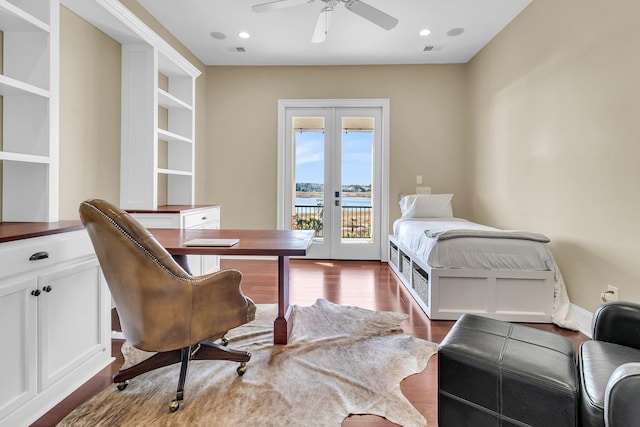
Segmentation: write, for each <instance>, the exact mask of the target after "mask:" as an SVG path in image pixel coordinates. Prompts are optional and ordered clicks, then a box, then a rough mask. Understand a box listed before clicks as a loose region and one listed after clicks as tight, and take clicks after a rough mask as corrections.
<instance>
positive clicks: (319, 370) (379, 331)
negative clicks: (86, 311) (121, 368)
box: [58, 299, 436, 427]
mask: <svg viewBox="0 0 640 427" xmlns="http://www.w3.org/2000/svg"><path fill="white" fill-rule="evenodd" d="M294 313H295V318H294V326H293V330H292V332H291V337H290V341H289V344H288V345H286V346H282V345H275V346H274V345H273V344H272V343H273V331H272V329H273V320H274V319H275V317H276V306H275V305H271V304H269V305H259V306H258V311H257V314H256V320H255V321H253V322H251V323H248V324H246V325H243V326H241V327H239V328H236V329H234V330H232V331H230V332H229V334H228V335H227V337H228V338H229V341H230V344H229V346H230V347H231V348H237V349H247V350H249V351H250V352H251V354H252V357H251V360H250V361H249V362H248V364H247V372H246V373H245V375H244V376H238V375H237V374H236V368H237V364H236V363H234V362H226V361H199V360H197V361H192V362H191V363H190V365H189V372H188V375H187V382H186V386H185V397H184V401H183V402H182V404H181V405H180V409H179V410H178V411H177V412H175V413H170V412H169V402H170V400H171V399H173V398H174V397H175V391H176V387H177V382H178V372H179V364H176V365H172V366H167V367H164V368H161V369H157V370H155V371H152V372H148V373H146V374H143V375H140V376H138V377H136V378H134V379H132V380H131V381H130V384H129V386H128V387H127V388H126V389H125V390H124V391H117V390H116V387H115V386H113V387H109V388H108V389H106V390H104V391H102V392H101V393H100V394H98V395H97V396H95V397H94V398H92V399H91V400H89V401H88V402H86V403H85V404H83V405H81V406H80V407H78V408H77V409H76V410H75V411H73V412H72V413H71V414H69V415H68V416H67V417H66V418H65V419H64V420H62V421H61V423H60V424H58V425H59V426H74V427H77V426H92V427H93V426H340V424H341V423H342V421H343V420H344V418H346V417H347V416H348V415H349V414H375V415H380V416H382V417H385V418H387V419H388V420H389V421H392V422H394V423H396V424H399V425H402V426H424V425H425V424H426V420H425V419H424V417H423V416H422V415H421V414H420V413H419V412H418V411H417V410H416V409H415V408H414V407H413V406H412V405H411V403H410V402H409V401H408V400H407V399H406V398H405V397H404V395H403V394H402V392H401V390H400V381H402V379H404V378H406V377H407V376H409V375H412V374H415V373H418V372H421V371H422V370H424V368H425V367H426V366H427V362H428V360H429V358H430V357H431V356H432V355H433V354H434V353H435V352H436V345H435V344H433V343H430V342H427V341H424V340H421V339H417V338H414V337H411V336H409V335H406V334H404V333H403V332H402V329H401V328H400V326H399V325H400V323H401V322H402V321H403V320H404V319H406V318H407V315H406V314H402V313H392V312H376V311H370V310H365V309H362V308H358V307H346V306H341V305H336V304H333V303H331V302H328V301H326V300H323V299H319V300H318V301H316V303H315V304H314V305H312V306H310V307H300V306H294ZM123 354H124V356H125V360H126V362H125V364H127V365H129V364H133V363H136V362H137V361H138V360H141V358H144V357H148V355H149V353H146V354H144V353H143V352H140V351H139V350H137V349H135V348H133V347H131V346H130V345H128V344H126V343H125V344H124V345H123Z"/></svg>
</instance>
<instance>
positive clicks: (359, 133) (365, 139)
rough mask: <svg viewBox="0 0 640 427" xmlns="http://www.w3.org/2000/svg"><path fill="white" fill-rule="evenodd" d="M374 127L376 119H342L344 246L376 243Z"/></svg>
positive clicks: (342, 236)
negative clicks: (374, 223) (374, 227)
mask: <svg viewBox="0 0 640 427" xmlns="http://www.w3.org/2000/svg"><path fill="white" fill-rule="evenodd" d="M374 126H375V120H374V118H373V117H343V118H342V182H341V191H342V203H341V206H342V215H341V218H342V234H341V242H342V243H346V244H351V243H356V244H358V243H359V244H363V243H364V244H370V243H372V242H373V237H374V236H373V206H372V197H371V194H373V193H372V190H373V188H372V183H373V131H374Z"/></svg>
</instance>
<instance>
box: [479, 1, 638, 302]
mask: <svg viewBox="0 0 640 427" xmlns="http://www.w3.org/2000/svg"><path fill="white" fill-rule="evenodd" d="M639 20H640V3H639V2H637V1H635V0H615V1H610V2H600V1H595V0H589V1H584V0H566V1H562V2H558V1H555V0H535V1H534V2H532V3H531V5H530V6H529V7H528V8H527V9H526V10H525V11H524V13H523V14H521V15H520V16H519V17H518V18H517V19H516V20H515V21H514V22H512V24H511V25H509V27H508V28H507V29H506V30H505V31H503V32H502V33H501V34H499V36H498V37H497V38H496V39H494V41H492V42H491V44H490V45H489V46H488V47H486V48H485V49H484V50H483V51H482V52H481V53H480V54H479V55H477V56H476V57H475V58H474V59H473V60H472V61H471V62H470V64H469V76H470V80H469V86H470V89H471V91H470V108H471V118H472V120H471V126H470V139H469V142H470V147H469V148H470V152H471V153H473V154H472V160H471V165H473V171H472V175H471V179H470V181H469V189H468V191H469V194H470V195H471V198H470V200H469V202H470V203H471V205H472V207H473V217H474V219H476V220H478V221H480V222H484V223H488V224H491V225H495V226H499V227H505V228H526V229H530V230H533V231H540V232H543V233H545V234H547V235H548V236H549V237H550V238H551V240H552V243H551V245H550V246H551V249H552V251H553V254H554V255H555V257H556V259H557V261H558V263H559V265H560V268H561V271H562V272H563V275H564V277H565V280H566V281H567V287H568V292H569V296H570V298H571V300H572V302H573V303H575V304H577V305H578V306H581V307H583V308H585V309H588V310H590V311H592V310H593V309H594V308H595V307H596V306H597V305H598V304H599V303H600V298H599V297H600V293H601V292H602V291H603V290H604V289H605V288H606V285H607V284H613V285H615V286H617V287H619V289H620V296H621V298H622V299H626V300H635V301H639V300H640V270H639V269H638V265H639V264H640V262H639V258H640V257H639V255H640V250H639V249H638V243H637V240H638V238H639V237H640V221H638V219H637V217H638V211H640V191H639V190H638V183H639V182H640V166H639V161H640V140H639V138H640V79H639V78H638V76H639V75H640V56H639V55H638V40H640V26H638V25H637V23H638V21H639Z"/></svg>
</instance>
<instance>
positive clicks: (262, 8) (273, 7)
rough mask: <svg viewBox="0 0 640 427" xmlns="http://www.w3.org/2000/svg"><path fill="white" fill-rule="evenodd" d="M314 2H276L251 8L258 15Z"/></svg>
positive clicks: (298, 0) (291, 0) (288, 0)
mask: <svg viewBox="0 0 640 427" xmlns="http://www.w3.org/2000/svg"><path fill="white" fill-rule="evenodd" d="M313 1H314V0H275V1H270V2H268V3H262V4H256V5H255V6H251V10H252V11H254V12H256V13H262V12H269V11H272V10H278V9H284V8H287V7H294V6H302V5H303V4H307V3H313Z"/></svg>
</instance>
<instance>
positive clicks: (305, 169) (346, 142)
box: [295, 131, 373, 185]
mask: <svg viewBox="0 0 640 427" xmlns="http://www.w3.org/2000/svg"><path fill="white" fill-rule="evenodd" d="M295 140H296V182H311V183H321V182H322V181H323V179H322V178H323V172H324V171H323V168H324V149H323V147H324V134H323V132H315V131H306V132H296V138H295ZM342 144H343V155H342V164H343V167H342V174H343V179H342V185H354V184H361V185H370V184H371V175H372V172H371V156H372V151H373V146H372V144H373V134H372V133H371V132H344V131H343V132H342Z"/></svg>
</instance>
